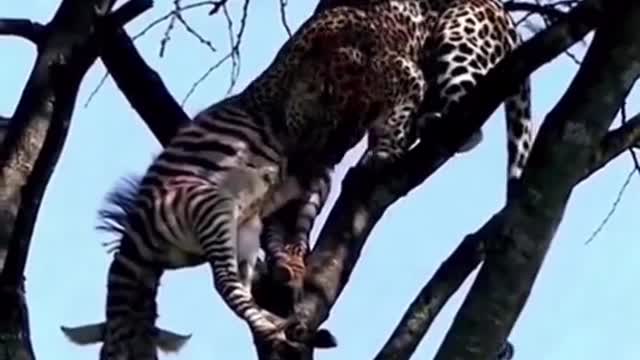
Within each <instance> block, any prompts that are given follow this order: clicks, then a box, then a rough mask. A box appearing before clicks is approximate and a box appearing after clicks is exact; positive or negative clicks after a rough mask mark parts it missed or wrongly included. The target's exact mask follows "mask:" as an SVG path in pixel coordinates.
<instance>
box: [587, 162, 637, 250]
mask: <svg viewBox="0 0 640 360" xmlns="http://www.w3.org/2000/svg"><path fill="white" fill-rule="evenodd" d="M636 171H638V168H637V167H634V168H633V170H631V172H630V173H629V175H628V176H627V179H626V180H625V181H624V183H623V184H622V186H621V187H620V190H619V191H618V195H617V196H616V199H615V200H614V201H613V204H612V205H611V209H610V210H609V212H608V213H607V215H606V216H605V217H604V219H603V220H602V222H601V223H600V225H598V227H597V228H596V229H595V230H594V231H593V233H591V236H589V238H588V239H587V241H585V242H584V244H585V245H589V243H591V242H592V241H593V240H594V239H595V238H596V237H597V236H598V234H600V232H601V231H602V229H604V227H605V225H607V223H608V222H609V220H611V217H612V216H613V214H615V212H616V210H617V209H618V205H619V204H620V201H621V200H622V196H623V195H624V192H625V191H626V190H627V187H628V186H629V184H630V183H631V179H632V178H633V175H634V174H635V173H636Z"/></svg>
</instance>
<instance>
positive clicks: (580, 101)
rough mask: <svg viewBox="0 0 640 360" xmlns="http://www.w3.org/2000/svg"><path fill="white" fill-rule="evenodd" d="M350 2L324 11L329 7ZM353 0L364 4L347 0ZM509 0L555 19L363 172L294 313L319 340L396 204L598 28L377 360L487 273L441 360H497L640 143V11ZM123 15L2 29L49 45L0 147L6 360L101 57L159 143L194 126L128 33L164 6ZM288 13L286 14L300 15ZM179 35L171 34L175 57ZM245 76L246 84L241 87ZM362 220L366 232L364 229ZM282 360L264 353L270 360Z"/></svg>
mask: <svg viewBox="0 0 640 360" xmlns="http://www.w3.org/2000/svg"><path fill="white" fill-rule="evenodd" d="M342 1H343V0H333V1H331V0H330V1H321V2H320V6H321V7H322V6H332V5H335V4H340V3H342ZM353 1H366V0H344V2H353ZM371 1H375V0H371ZM224 3H225V2H224V1H222V2H216V1H205V2H202V4H204V5H207V7H208V9H209V10H210V11H212V12H214V13H217V14H218V15H220V16H226V12H224V13H223V11H224V10H225V9H224V8H223V7H222V4H224ZM245 3H248V2H245ZM507 3H508V4H509V6H511V7H512V9H513V10H518V11H526V12H531V13H534V14H541V16H542V18H543V19H544V20H545V21H547V20H548V21H552V24H550V25H549V26H548V27H546V29H544V30H541V31H539V32H537V33H536V34H535V35H534V36H533V37H532V38H531V39H530V40H529V41H527V43H525V44H524V45H523V46H521V47H520V48H519V49H518V50H517V51H515V52H514V53H513V54H512V55H510V56H509V57H508V58H507V59H505V61H503V62H502V63H501V64H500V65H499V66H498V67H497V68H496V69H494V70H493V71H492V72H491V73H490V74H489V75H488V76H487V77H486V78H485V79H484V80H483V81H482V82H481V84H480V85H479V86H478V87H479V89H478V90H477V91H475V92H474V93H472V94H471V95H470V96H469V97H468V98H467V99H465V100H463V104H462V105H461V106H460V107H459V108H457V109H456V110H454V111H453V113H452V114H451V115H450V118H451V119H456V121H455V122H454V121H444V122H442V123H441V125H438V126H436V127H434V128H433V129H429V131H427V132H425V133H426V134H427V135H425V138H424V139H422V141H421V143H420V145H419V146H417V147H416V148H414V149H413V150H412V151H411V153H410V154H409V155H408V156H407V157H406V159H404V161H403V162H402V163H401V164H398V165H397V166H396V167H394V168H392V169H388V170H387V172H386V173H385V176H383V177H381V178H379V179H376V181H375V182H372V181H368V180H369V179H363V178H362V177H361V175H360V174H359V172H358V169H357V168H354V169H351V170H349V172H348V174H347V175H346V177H345V179H344V181H343V187H342V191H341V193H340V196H339V197H338V199H337V201H336V204H335V205H334V207H333V208H332V210H331V213H330V214H329V217H328V219H327V221H326V224H325V225H324V227H323V229H322V231H321V232H320V234H319V236H318V240H317V244H316V246H315V247H314V250H313V253H312V255H311V257H310V259H309V264H308V268H309V270H310V271H309V274H308V278H307V279H306V287H305V295H304V298H303V300H302V301H301V302H300V303H298V304H296V310H297V312H298V314H299V317H300V319H301V321H302V322H303V323H304V324H306V325H307V326H308V327H309V328H311V329H315V328H317V327H318V326H319V325H320V324H321V323H322V322H323V321H325V320H326V319H327V317H328V315H329V311H330V309H331V308H332V306H333V305H334V304H335V302H336V300H337V299H338V296H339V295H340V294H341V292H342V291H343V290H344V288H345V286H346V284H347V282H348V280H349V278H350V275H351V273H352V271H353V270H354V267H355V264H356V262H357V261H358V259H359V256H360V254H361V252H362V249H363V246H364V245H365V241H366V240H367V238H368V237H369V234H370V232H371V231H372V229H373V226H374V225H375V224H376V223H377V222H378V221H379V220H380V219H381V218H382V215H383V214H384V213H385V211H386V209H387V208H388V207H389V206H391V205H392V204H393V203H395V202H396V201H397V200H398V199H399V198H401V197H403V196H405V195H407V194H408V193H409V192H410V191H411V190H412V189H414V188H416V187H417V186H418V185H420V184H422V183H423V182H424V180H425V179H426V178H428V177H429V176H430V175H432V174H433V173H435V172H436V170H438V169H439V168H440V167H441V166H442V165H444V164H445V163H446V162H447V161H448V160H449V159H450V158H451V157H452V156H453V151H452V149H455V148H456V147H457V145H459V144H460V143H461V142H462V141H464V139H465V138H466V137H467V136H468V135H469V134H471V133H472V132H473V131H475V130H476V129H478V128H479V127H480V126H482V124H483V123H484V122H485V121H486V120H487V118H488V117H489V116H490V115H491V113H492V112H493V111H494V110H495V109H496V107H497V106H498V104H499V103H500V101H501V100H502V99H503V98H504V94H505V93H506V92H507V90H508V89H509V88H510V87H511V86H513V85H514V84H515V83H517V82H518V81H519V80H521V79H523V78H524V77H526V76H528V75H529V74H531V73H532V72H534V71H535V70H536V69H537V68H539V67H540V66H541V65H543V64H544V63H546V62H549V61H551V60H553V59H554V58H556V57H557V56H559V55H560V54H562V53H563V51H565V50H566V49H568V48H569V47H570V46H571V45H573V44H574V43H576V42H578V41H580V40H581V39H583V38H584V37H585V36H586V35H587V34H588V33H589V32H591V31H592V30H594V29H595V33H594V36H593V40H592V41H591V42H590V45H589V48H588V51H587V53H586V55H585V58H584V61H583V62H582V64H580V66H579V69H578V71H577V72H576V75H575V77H574V79H573V81H572V84H571V86H570V87H569V89H568V90H567V92H566V93H565V95H564V96H563V97H562V99H561V100H560V101H559V102H558V103H557V104H556V106H555V107H554V108H553V110H552V111H550V112H549V113H548V114H547V116H546V117H545V119H544V123H543V125H542V126H541V128H540V131H539V135H538V138H537V140H536V144H535V146H534V150H533V153H532V156H531V158H530V161H529V163H528V166H527V169H526V170H525V173H524V175H523V180H522V183H521V186H520V189H519V191H518V192H517V193H516V194H514V195H513V196H511V197H509V198H507V199H506V201H505V204H504V206H503V207H502V208H501V209H500V210H499V211H498V212H496V213H495V214H494V215H493V216H492V217H491V218H490V219H489V221H487V222H486V223H485V224H484V225H483V226H482V227H481V228H480V229H479V230H477V231H475V232H474V233H472V234H470V235H468V236H466V237H465V238H464V239H463V240H462V242H461V243H460V245H459V247H458V248H457V249H456V250H455V251H454V252H453V253H452V254H451V255H450V257H449V258H448V259H447V260H446V261H445V262H444V263H443V264H442V266H441V267H440V268H439V269H438V271H437V272H436V273H435V275H434V276H433V277H432V278H431V279H430V280H429V282H428V283H427V284H426V285H425V287H424V288H423V289H422V290H421V291H420V293H419V294H418V296H417V297H416V299H415V300H414V302H413V303H412V304H411V306H410V307H409V309H408V310H407V312H406V313H405V316H404V317H403V319H402V320H401V321H400V323H399V324H398V325H397V327H396V329H395V331H394V332H393V334H392V335H391V337H390V338H389V339H388V341H387V343H386V344H385V345H384V347H383V348H382V349H381V351H380V353H379V354H378V356H377V358H378V359H388V358H394V359H396V358H397V359H403V358H409V356H410V354H411V353H413V351H414V350H415V348H416V346H417V344H418V342H419V341H420V340H421V339H422V338H423V336H424V334H425V333H426V332H427V330H428V329H429V326H430V325H431V323H432V322H433V320H434V319H435V316H436V315H437V314H438V312H439V311H440V309H441V308H442V307H443V305H444V303H445V302H446V301H447V300H448V299H449V297H450V296H451V295H452V294H453V292H455V291H456V290H457V289H458V288H459V287H460V285H461V283H462V282H463V281H464V280H465V279H466V278H467V277H468V276H469V274H470V273H471V272H472V271H473V270H474V269H475V268H476V267H477V266H478V265H479V264H481V265H480V270H479V272H478V275H477V277H476V279H475V281H474V284H473V286H472V288H471V290H470V292H469V294H468V295H467V297H466V300H465V302H464V304H463V305H462V307H461V309H460V311H459V312H458V315H457V316H456V318H455V320H454V323H453V324H452V326H451V328H450V329H449V331H448V333H447V336H446V337H445V340H444V342H443V344H442V346H441V347H440V349H439V350H438V354H437V355H436V359H457V358H464V359H486V358H488V357H489V356H490V355H491V354H494V353H495V352H496V351H497V350H498V349H499V347H500V345H501V344H502V343H503V342H504V340H505V339H506V338H507V335H508V334H509V332H510V331H511V329H512V328H513V326H514V323H515V321H516V319H517V318H518V315H519V314H520V312H521V311H522V308H523V306H524V304H525V303H526V301H527V299H528V297H529V294H530V291H531V288H532V285H533V283H534V280H535V279H536V276H537V274H538V272H539V270H540V266H541V264H542V261H543V260H544V258H545V255H546V252H547V249H548V248H549V245H550V243H551V240H552V239H553V237H554V235H555V232H556V229H557V227H558V225H559V224H560V222H561V220H562V218H563V215H564V210H565V208H566V206H567V202H568V200H569V198H570V195H571V193H572V191H573V189H574V187H575V186H576V185H577V184H578V183H580V182H581V181H583V180H584V179H587V178H588V177H589V176H590V175H591V174H593V173H595V172H596V171H597V170H599V169H601V168H602V167H604V165H606V164H607V163H608V162H609V161H611V160H612V159H614V158H615V157H617V156H618V155H619V154H621V153H623V152H625V151H626V150H629V149H632V148H633V146H634V145H635V144H636V143H637V140H638V136H639V134H640V131H639V130H638V129H639V127H638V121H639V118H638V117H637V116H634V117H631V118H629V119H627V120H626V122H625V123H624V124H623V125H621V126H619V127H617V128H615V129H614V130H611V131H609V128H610V127H611V123H612V121H613V118H614V116H615V114H616V113H617V112H618V110H619V109H620V108H621V106H623V104H624V99H625V97H626V95H627V94H628V92H629V91H630V89H631V87H632V85H633V84H634V82H635V80H636V78H637V76H638V72H639V71H640V68H639V67H638V62H637V60H636V59H638V58H640V53H639V52H640V47H639V46H638V45H637V44H638V38H637V37H638V36H640V35H637V34H640V32H638V30H639V29H638V28H637V27H638V26H640V25H638V24H640V23H639V22H638V19H637V18H638V17H640V5H638V4H635V3H634V2H633V1H629V0H626V1H625V0H610V1H608V2H604V1H597V0H582V1H579V2H575V3H576V5H575V7H571V9H570V10H567V7H563V6H562V5H563V4H566V2H558V3H557V4H547V5H543V4H540V3H538V2H532V3H525V2H522V3H521V2H513V1H509V2H507ZM175 4H176V6H182V10H184V9H185V8H186V7H187V5H181V4H180V1H176V2H175ZM281 4H283V6H284V4H286V2H281ZM204 5H203V9H204V8H205V7H204ZM113 6H114V1H100V0H92V1H79V0H63V1H62V2H61V4H60V7H59V8H58V10H57V11H56V14H55V15H54V17H53V18H52V20H51V21H50V22H48V23H47V24H46V25H39V24H37V23H33V22H30V21H28V20H8V19H6V20H2V21H1V22H0V34H6V35H18V36H21V37H23V38H25V39H27V40H29V41H31V42H33V43H34V44H36V46H37V50H38V55H37V58H36V61H35V64H34V67H33V70H32V73H31V75H30V77H29V80H28V81H27V83H26V85H25V87H24V90H23V93H22V96H21V98H20V101H19V103H18V106H17V107H16V110H15V112H14V113H13V115H12V116H11V118H10V121H9V122H8V123H9V126H8V127H7V131H6V137H5V140H4V142H3V144H2V147H1V148H0V169H2V170H1V172H0V181H1V182H2V186H1V187H0V202H1V204H0V209H2V211H1V212H0V214H1V217H0V221H1V223H2V231H1V232H0V244H4V245H2V247H3V248H4V249H7V250H6V251H7V256H6V261H5V262H4V266H3V270H2V274H1V275H0V282H1V284H2V286H1V287H0V288H1V289H2V297H1V298H0V302H2V306H0V314H1V315H0V328H2V335H3V336H2V337H0V340H2V343H1V344H0V354H2V355H0V358H2V356H4V357H6V358H24V359H31V358H34V355H33V350H32V349H31V342H30V336H29V322H28V317H27V307H26V304H25V298H24V276H23V275H24V268H25V264H26V257H27V254H28V250H29V241H30V239H31V237H32V233H33V231H34V224H35V220H36V215H37V213H38V208H39V205H40V202H41V199H42V196H43V193H44V190H45V188H46V186H47V184H48V181H49V177H50V176H51V173H52V171H53V169H54V167H55V165H56V162H57V159H58V157H59V155H60V151H61V150H62V146H63V144H64V143H65V138H66V133H67V130H68V128H69V125H70V120H71V116H72V114H73V111H74V106H75V102H76V96H77V94H78V89H79V87H80V85H81V82H82V81H83V78H84V76H85V74H86V73H87V71H88V70H89V68H90V67H91V66H92V64H93V63H94V62H95V60H96V59H97V58H98V57H100V59H101V60H102V62H103V63H104V65H105V67H106V68H107V70H108V71H109V73H110V75H111V76H112V77H113V79H114V81H115V83H116V84H117V86H118V88H119V89H120V90H121V92H122V94H123V95H125V97H126V99H127V100H128V101H129V103H130V104H131V106H132V107H133V108H134V109H135V110H136V111H137V112H138V114H139V115H140V117H141V118H142V120H144V121H145V123H146V124H147V126H148V127H149V129H150V130H151V131H152V132H153V135H154V136H155V137H156V138H157V139H158V140H159V141H160V143H165V142H166V141H167V140H168V139H169V138H170V137H171V136H172V134H173V133H174V132H175V129H176V128H177V127H178V126H179V125H180V124H181V123H183V122H186V121H188V116H187V115H186V113H185V112H184V110H183V109H182V108H181V106H180V105H179V104H178V103H177V102H176V101H175V100H174V99H173V97H172V96H171V95H170V92H169V91H168V90H167V88H166V87H165V85H164V84H163V82H162V80H161V79H160V77H159V75H158V74H157V73H156V72H155V71H153V70H152V69H151V67H149V66H148V65H147V64H146V63H145V60H144V59H143V58H142V57H141V56H140V55H139V54H138V53H137V50H136V47H135V46H134V45H133V44H132V41H131V39H130V38H129V36H128V35H127V34H126V33H125V32H124V31H123V30H121V29H120V28H121V27H122V26H123V25H124V24H126V23H127V22H128V21H129V20H131V19H132V18H134V17H135V16H137V15H138V14H140V13H141V12H143V11H144V10H146V9H147V8H148V7H149V6H150V3H149V2H148V1H144V0H140V1H133V0H132V1H130V2H127V3H125V4H124V5H123V6H121V7H120V8H119V9H118V10H116V11H112V7H113ZM243 10H246V8H245V9H243ZM176 14H178V12H172V13H171V14H170V16H167V17H166V19H167V20H168V21H169V22H170V23H175V22H180V23H182V24H184V26H185V28H186V29H188V31H190V32H191V33H192V34H193V36H195V37H196V38H197V39H198V40H199V41H201V42H202V43H203V44H204V45H205V46H207V47H212V46H213V45H212V44H211V43H209V42H208V41H207V40H206V39H205V38H204V37H201V36H200V35H199V34H198V33H197V32H196V31H195V30H194V29H192V28H190V27H189V25H188V23H187V22H186V21H185V22H183V21H184V19H181V17H179V16H175V15H176ZM243 14H246V12H244V13H243ZM282 14H283V15H282V16H283V19H284V16H285V15H286V12H284V11H283V12H282ZM226 18H227V19H231V17H226ZM229 21H231V20H229ZM245 21H246V18H245V17H244V16H241V17H240V18H239V23H240V24H239V28H240V29H244V26H245ZM236 23H237V22H236ZM538 23H539V22H538ZM169 26H170V27H171V26H172V25H169ZM189 29H190V30H189ZM241 31H242V30H239V32H236V33H235V34H236V35H237V37H236V38H235V40H233V41H232V43H233V44H238V45H237V46H236V45H232V46H231V47H230V48H231V49H230V50H231V51H230V52H229V55H228V57H229V58H230V59H232V60H233V61H234V62H233V63H234V64H235V63H237V60H238V56H239V46H240V45H239V44H240V39H241V34H242V32H241ZM231 34H234V32H232V33H231ZM169 38H170V31H169V30H168V31H167V32H166V36H165V37H164V39H167V40H164V39H163V41H162V45H161V46H162V48H163V49H164V47H165V46H168V45H167V41H168V39H169ZM161 51H162V50H161ZM235 69H236V68H235V67H232V75H233V74H237V72H236V71H237V70H235ZM234 79H237V75H236V77H234V78H232V82H235V80H234ZM534 86H535V84H534ZM160 119H162V121H159V120H160ZM447 124H449V125H447ZM451 124H455V125H451ZM460 124H463V125H460ZM454 126H455V128H454ZM630 151H633V150H630ZM356 216H357V217H358V219H359V221H360V223H359V224H360V226H358V227H355V226H353V224H354V218H355V217H356ZM356 230H357V232H356ZM70 241H71V240H70ZM70 245H71V244H70ZM71 246H73V245H71ZM401 246H404V247H411V246H412V244H410V243H407V244H402V245H401ZM268 300H269V299H268ZM271 300H272V299H271ZM35 326H37V324H36V325H35ZM338 340H339V339H338ZM16 354H19V355H16ZM276 356H277V354H269V353H264V354H262V357H264V358H276ZM307 356H309V354H307Z"/></svg>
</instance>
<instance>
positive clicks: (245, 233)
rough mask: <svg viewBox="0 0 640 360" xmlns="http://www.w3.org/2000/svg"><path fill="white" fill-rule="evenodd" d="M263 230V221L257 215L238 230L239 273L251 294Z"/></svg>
mask: <svg viewBox="0 0 640 360" xmlns="http://www.w3.org/2000/svg"><path fill="white" fill-rule="evenodd" d="M262 228H263V226H262V221H261V220H260V217H259V216H257V215H256V216H253V217H252V218H251V219H249V220H248V221H246V222H245V223H244V224H243V225H242V226H240V228H239V229H238V250H237V251H238V254H237V256H238V273H239V275H240V281H242V283H243V284H244V286H245V287H246V288H247V290H248V291H249V293H251V282H252V280H253V276H254V269H255V266H256V261H257V260H258V251H259V250H260V233H261V232H262Z"/></svg>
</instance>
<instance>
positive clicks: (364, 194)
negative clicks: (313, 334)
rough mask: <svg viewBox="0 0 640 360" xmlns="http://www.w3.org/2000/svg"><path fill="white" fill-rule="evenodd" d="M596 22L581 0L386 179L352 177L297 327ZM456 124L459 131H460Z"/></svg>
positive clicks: (323, 313) (313, 323)
mask: <svg viewBox="0 0 640 360" xmlns="http://www.w3.org/2000/svg"><path fill="white" fill-rule="evenodd" d="M600 15H601V10H600V2H599V1H595V0H585V1H584V2H583V3H582V4H581V5H580V6H578V7H577V8H576V9H574V10H573V11H571V12H570V13H569V14H568V16H567V17H566V18H565V19H563V20H562V21H561V22H558V23H557V24H555V25H553V26H551V27H550V28H548V29H547V30H545V31H542V32H540V33H539V34H537V35H536V36H534V37H533V38H532V39H530V40H529V41H527V42H526V43H525V44H523V45H522V46H521V47H519V48H518V49H517V50H516V51H514V53H513V54H511V55H510V56H508V57H507V58H506V59H505V60H504V61H502V62H501V63H500V64H499V65H498V66H497V67H496V68H495V69H494V70H492V71H491V72H490V73H489V74H488V75H487V76H486V77H485V78H484V79H482V80H481V81H480V82H479V84H478V89H477V90H476V91H474V92H473V93H472V94H470V96H468V97H467V98H465V99H464V100H463V103H462V104H461V105H460V106H458V107H456V109H454V110H453V111H452V113H451V114H450V116H449V118H450V119H455V120H451V121H446V119H445V121H441V122H438V123H437V124H434V126H432V127H433V128H432V129H429V131H427V133H426V137H425V138H424V139H423V140H422V141H421V143H420V144H419V145H418V146H416V148H414V149H413V150H412V151H411V152H410V153H409V154H408V156H407V157H406V158H405V159H404V161H403V162H401V163H400V164H399V165H398V167H397V168H396V169H391V170H390V171H389V176H387V177H384V178H383V177H379V178H378V179H379V182H378V183H377V184H373V183H372V182H371V181H370V179H363V178H360V179H358V174H357V173H358V171H357V170H355V169H352V170H350V171H349V173H348V174H347V177H346V178H345V180H344V182H343V190H342V193H341V194H340V197H339V198H338V200H337V202H336V204H335V205H334V207H333V209H332V211H331V213H330V214H329V218H328V219H327V222H326V225H325V227H324V228H323V229H322V231H321V233H320V236H319V239H318V242H317V244H316V246H315V247H314V249H313V251H312V254H311V255H310V257H309V259H308V269H309V271H308V277H307V279H306V281H305V296H304V298H303V300H302V302H301V303H299V304H298V305H297V306H296V312H297V313H298V316H299V317H300V320H301V321H302V322H303V323H304V324H306V325H307V326H308V327H309V328H310V329H315V328H317V326H318V325H319V324H320V323H322V322H323V321H324V320H325V319H326V318H327V317H328V314H329V310H330V308H331V306H333V304H334V303H335V301H336V300H337V297H338V296H339V294H340V293H341V291H342V289H343V288H344V286H345V285H346V283H347V281H348V279H349V276H350V274H351V272H352V271H353V268H354V266H355V263H356V261H357V259H358V257H359V254H360V251H361V250H362V247H363V245H364V243H365V240H366V238H367V236H368V234H369V232H370V231H371V229H372V228H373V226H374V224H375V223H376V222H377V220H378V219H379V218H380V217H381V216H382V214H383V213H384V211H385V209H386V208H387V207H388V206H389V205H390V204H391V203H393V202H394V201H396V200H397V199H398V198H400V197H402V196H404V195H406V194H407V193H408V192H409V191H410V190H411V189H413V188H415V187H416V186H418V185H419V184H421V183H422V182H423V181H424V179H426V178H427V177H428V176H429V175H431V174H432V173H433V172H435V171H436V170H437V169H438V168H439V167H440V166H441V165H442V164H444V163H445V162H446V161H447V160H448V159H449V158H450V157H451V156H452V154H453V153H454V151H455V149H457V148H458V147H459V146H460V145H461V144H462V143H463V142H464V141H465V139H467V138H468V136H469V135H471V134H472V133H473V132H474V131H476V130H477V129H479V128H480V127H481V125H482V123H483V122H484V121H486V119H487V118H488V117H489V116H490V115H491V113H493V111H494V110H495V109H496V108H497V106H498V105H499V104H500V102H501V101H502V100H503V99H504V98H505V96H506V95H507V94H508V92H509V90H510V89H512V88H513V87H515V86H516V85H517V84H518V83H520V82H521V81H523V80H524V79H525V78H526V77H527V76H528V75H529V74H530V73H532V72H533V71H534V70H535V69H536V68H538V67H539V66H541V65H543V64H545V63H546V62H548V61H550V60H552V59H554V58H555V57H556V56H557V55H559V54H561V53H562V51H564V50H565V49H567V48H568V47H570V46H571V45H572V44H574V43H575V42H577V41H579V40H580V39H582V38H583V37H584V36H585V35H586V34H587V33H588V32H589V31H590V30H591V29H593V28H594V27H595V25H596V22H597V20H598V19H599V16H600ZM461 124H464V126H462V125H461Z"/></svg>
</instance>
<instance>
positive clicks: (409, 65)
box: [361, 54, 427, 170]
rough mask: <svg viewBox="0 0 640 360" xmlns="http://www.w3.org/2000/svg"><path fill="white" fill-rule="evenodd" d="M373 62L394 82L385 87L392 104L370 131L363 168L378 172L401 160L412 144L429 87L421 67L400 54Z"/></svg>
mask: <svg viewBox="0 0 640 360" xmlns="http://www.w3.org/2000/svg"><path fill="white" fill-rule="evenodd" d="M373 63H374V69H375V71H376V73H381V74H384V73H386V75H385V78H393V79H394V81H393V83H388V84H386V86H385V88H386V94H384V98H386V99H389V102H388V103H387V104H386V106H385V107H384V111H383V113H382V114H381V116H379V117H378V118H377V119H376V120H374V122H373V124H372V125H371V126H370V127H369V129H368V134H369V137H368V140H369V146H368V148H367V151H366V152H365V154H364V157H363V159H362V163H361V165H364V166H365V168H371V169H374V170H375V169H378V168H380V167H382V166H384V164H387V163H391V162H394V161H395V160H397V159H398V158H400V157H401V156H402V155H403V154H404V153H405V152H406V151H407V149H408V147H409V145H411V143H410V141H411V140H412V139H410V137H411V134H412V130H413V126H414V125H413V120H414V119H413V117H414V116H415V115H416V112H417V110H418V107H419V106H420V103H421V102H422V98H423V95H424V92H425V90H426V86H427V84H426V82H425V80H424V77H423V74H422V70H421V69H420V68H419V67H418V65H417V64H416V63H414V62H412V61H410V60H409V59H406V58H404V57H401V56H399V55H397V54H387V55H385V56H380V57H379V58H377V59H376V60H375V61H374V62H373Z"/></svg>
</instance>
